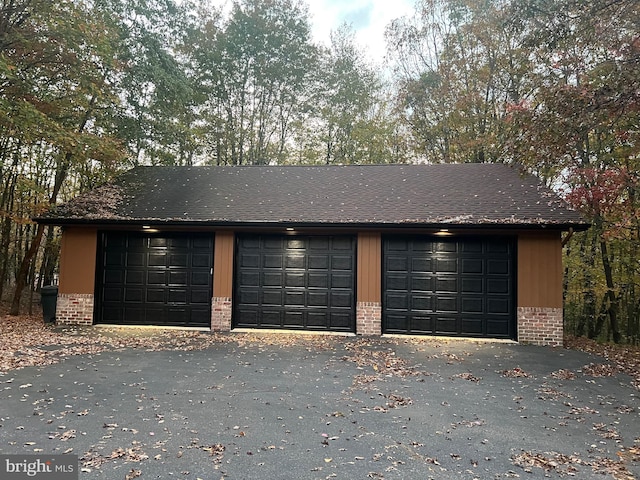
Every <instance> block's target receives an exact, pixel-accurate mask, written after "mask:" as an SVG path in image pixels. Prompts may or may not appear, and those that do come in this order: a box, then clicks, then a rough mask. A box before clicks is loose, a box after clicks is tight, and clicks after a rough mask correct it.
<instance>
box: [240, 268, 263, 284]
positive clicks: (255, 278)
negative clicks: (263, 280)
mask: <svg viewBox="0 0 640 480" xmlns="http://www.w3.org/2000/svg"><path fill="white" fill-rule="evenodd" d="M239 276H240V283H241V284H242V285H244V286H245V287H258V286H260V272H241V273H240V274H239Z"/></svg>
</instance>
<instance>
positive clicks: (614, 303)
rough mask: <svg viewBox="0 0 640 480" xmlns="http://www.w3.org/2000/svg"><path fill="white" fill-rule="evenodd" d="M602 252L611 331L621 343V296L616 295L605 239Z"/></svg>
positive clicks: (616, 340) (602, 241) (601, 247)
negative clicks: (619, 315)
mask: <svg viewBox="0 0 640 480" xmlns="http://www.w3.org/2000/svg"><path fill="white" fill-rule="evenodd" d="M600 253H601V255H602V266H603V267H604V278H605V281H606V282H607V293H606V294H605V296H606V298H607V300H608V303H609V304H608V308H607V313H608V314H609V322H610V326H611V333H612V335H613V341H614V342H615V343H620V341H621V340H622V336H621V335H620V325H619V319H618V314H619V312H620V298H619V297H618V296H617V295H616V292H615V285H614V283H613V272H612V269H611V259H610V258H609V254H608V251H607V243H606V242H605V241H604V240H601V241H600Z"/></svg>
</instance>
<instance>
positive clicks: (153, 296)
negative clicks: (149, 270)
mask: <svg viewBox="0 0 640 480" xmlns="http://www.w3.org/2000/svg"><path fill="white" fill-rule="evenodd" d="M129 291H131V290H129ZM127 293H128V292H127ZM138 293H139V296H138V297H137V298H135V299H134V298H127V301H130V302H136V303H141V302H145V301H146V302H151V303H164V302H165V300H166V299H165V290H164V288H162V289H157V288H148V289H146V298H145V297H144V294H145V290H142V289H140V290H138Z"/></svg>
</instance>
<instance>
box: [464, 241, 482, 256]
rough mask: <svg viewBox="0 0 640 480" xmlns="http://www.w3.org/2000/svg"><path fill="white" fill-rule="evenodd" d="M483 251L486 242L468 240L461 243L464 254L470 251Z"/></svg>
mask: <svg viewBox="0 0 640 480" xmlns="http://www.w3.org/2000/svg"><path fill="white" fill-rule="evenodd" d="M483 251H484V242H482V241H480V240H466V241H465V242H464V243H462V244H460V252H462V254H463V255H464V254H468V253H471V254H473V253H482V252H483Z"/></svg>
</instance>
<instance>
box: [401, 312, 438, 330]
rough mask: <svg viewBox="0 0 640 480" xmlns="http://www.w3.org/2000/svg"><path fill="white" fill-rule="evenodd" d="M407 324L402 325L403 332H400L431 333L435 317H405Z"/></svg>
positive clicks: (433, 328)
mask: <svg viewBox="0 0 640 480" xmlns="http://www.w3.org/2000/svg"><path fill="white" fill-rule="evenodd" d="M407 320H408V326H409V328H408V329H407V325H405V327H404V330H405V331H404V332H401V333H413V334H416V333H417V334H425V333H426V334H431V333H435V318H434V317H431V316H423V315H419V314H418V315H415V316H412V317H411V318H407V319H406V320H405V321H407Z"/></svg>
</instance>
